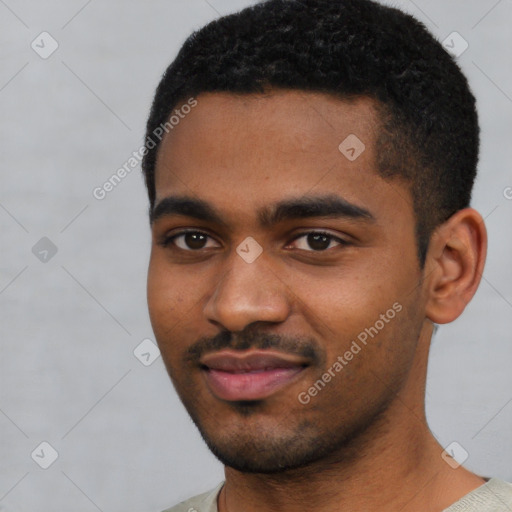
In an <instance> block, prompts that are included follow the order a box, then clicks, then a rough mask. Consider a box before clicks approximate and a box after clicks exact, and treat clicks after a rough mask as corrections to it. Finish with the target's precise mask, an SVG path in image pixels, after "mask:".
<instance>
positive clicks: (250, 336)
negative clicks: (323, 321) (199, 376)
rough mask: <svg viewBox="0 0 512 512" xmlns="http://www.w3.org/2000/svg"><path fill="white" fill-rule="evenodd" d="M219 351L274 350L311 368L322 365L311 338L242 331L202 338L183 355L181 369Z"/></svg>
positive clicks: (319, 352) (222, 332) (321, 355)
mask: <svg viewBox="0 0 512 512" xmlns="http://www.w3.org/2000/svg"><path fill="white" fill-rule="evenodd" d="M223 349H232V350H240V351H242V350H248V349H260V350H265V349H275V350H277V351H279V352H283V353H285V354H292V355H296V356H301V357H304V358H306V359H308V360H310V361H311V363H312V364H317V365H318V364H321V363H322V362H323V361H324V359H325V358H324V357H323V351H322V350H321V348H320V345H319V344H318V343H317V341H316V340H315V339H314V338H304V337H294V336H281V335H277V334H273V333H266V332H261V331H259V332H258V331H252V330H251V331H247V332H245V331H242V332H241V333H238V334H236V335H235V334H234V333H232V332H231V331H221V332H219V333H218V334H216V335H215V336H212V337H209V336H205V337H202V338H200V339H199V340H198V341H196V342H195V343H194V344H193V345H191V346H190V347H189V348H188V349H187V350H186V351H185V353H184V354H183V363H184V364H185V365H189V364H193V365H198V364H199V360H200V359H201V357H202V356H203V355H204V354H208V353H210V352H218V351H219V350H223Z"/></svg>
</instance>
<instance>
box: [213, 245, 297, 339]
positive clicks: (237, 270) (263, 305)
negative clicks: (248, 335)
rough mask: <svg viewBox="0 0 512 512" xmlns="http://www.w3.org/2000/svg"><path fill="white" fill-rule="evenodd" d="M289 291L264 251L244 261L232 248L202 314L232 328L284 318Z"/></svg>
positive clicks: (234, 329)
mask: <svg viewBox="0 0 512 512" xmlns="http://www.w3.org/2000/svg"><path fill="white" fill-rule="evenodd" d="M289 295H290V291H289V288H288V286H287V285H286V284H285V283H284V282H283V280H282V279H280V278H279V277H278V275H277V270H273V269H272V268H271V267H270V262H269V261H268V259H267V258H266V257H265V256H264V254H262V255H261V256H260V257H259V258H257V259H256V260H255V261H253V262H252V263H247V262H246V261H244V259H242V258H241V257H240V256H239V255H238V254H237V253H236V252H235V251H233V254H230V256H229V257H228V258H227V260H226V265H225V267H224V268H223V270H222V273H221V275H220V276H219V277H218V278H217V279H216V280H215V288H214V291H213V293H212V295H211V297H210V298H209V300H208V302H207V303H206V304H205V307H204V314H205V316H206V317H207V319H208V320H209V321H211V322H212V323H215V324H217V325H218V324H220V325H222V326H223V327H224V329H227V330H230V331H232V332H234V331H242V330H243V329H244V328H245V327H247V326H248V325H249V324H251V323H253V322H275V323H278V322H284V320H286V318H287V317H288V315H289V311H290V304H289Z"/></svg>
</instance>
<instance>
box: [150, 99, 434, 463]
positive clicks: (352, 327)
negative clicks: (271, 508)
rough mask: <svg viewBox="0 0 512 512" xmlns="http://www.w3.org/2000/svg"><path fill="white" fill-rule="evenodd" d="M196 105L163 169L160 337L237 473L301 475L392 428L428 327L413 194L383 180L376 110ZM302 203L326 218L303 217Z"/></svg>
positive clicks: (154, 281)
mask: <svg viewBox="0 0 512 512" xmlns="http://www.w3.org/2000/svg"><path fill="white" fill-rule="evenodd" d="M197 101H198V104H197V106H196V107H195V108H194V109H193V110H192V112H191V113H189V114H188V115H187V116H186V117H185V118H184V119H182V120H181V121H180V123H179V125H177V126H175V128H174V129H173V130H172V131H171V132H170V133H169V135H167V136H166V138H165V139H164V141H163V143H162V146H161V148H160V152H159V155H158V161H157V168H156V209H155V220H154V222H153V246H152V253H151V261H150V266H149V276H148V303H149V311H150V316H151V322H152V325H153V329H154V332H155V336H156V339H157V341H158V344H159V347H160V350H161V353H162V357H163V359H164V361H165V364H166V367H167V369H168V371H169V374H170V376H171V379H172V381H173V383H174V385H175V387H176V390H177V392H178V394H179V396H180V398H181V400H182V402H183V403H184V405H185V407H186V408H187V410H188V412H189V414H190V415H191V417H192V419H193V421H194V422H195V423H196V425H197V426H198V428H199V430H200V432H201V434H202V436H203V437H204V439H205V441H206V442H207V444H208V446H209V447H210V449H211V450H212V451H213V452H214V453H215V454H216V455H217V456H218V457H219V458H220V460H221V461H222V462H223V463H224V464H226V465H228V466H231V467H234V468H235V469H239V470H242V471H252V472H262V473H265V472H275V471H281V470H283V469H287V468H294V467H300V466H303V465H305V464H308V463H310V462H313V461H315V460H318V459H320V458H323V457H326V456H327V455H328V454H330V455H332V454H334V453H337V450H338V451H339V449H341V448H343V447H344V446H345V445H346V444H347V442H348V441H349V440H350V439H352V438H353V437H354V436H356V435H358V434H360V433H362V432H363V431H365V430H366V429H367V428H368V427H369V426H370V425H372V424H374V423H375V421H376V419H377V418H382V417H383V415H384V416H385V411H386V410H387V409H388V406H389V405H390V403H391V402H392V400H393V399H394V398H395V395H396V392H397V391H399V390H400V389H402V388H403V387H404V385H405V383H406V381H407V379H408V373H409V370H410V368H411V364H412V362H413V359H414V356H415V349H416V343H417V340H418V336H419V333H420V330H421V328H422V326H423V320H424V311H423V309H422V308H423V304H424V299H423V298H422V290H421V286H418V283H419V282H420V277H421V272H420V269H419V265H418V260H417V246H416V241H415V237H414V226H415V218H414V214H413V208H412V204H411V199H410V197H411V196H410V193H409V191H408V188H407V187H406V186H405V185H404V184H402V183H400V182H398V181H396V180H395V181H389V180H388V181H385V180H383V179H382V178H381V177H379V175H378V174H377V172H376V168H375V156H376V155H375V149H374V148H375V136H376V130H377V123H376V117H375V114H374V111H373V108H372V103H371V102H370V100H368V99H364V98H363V99H360V100H358V101H357V102H352V103H348V102H345V101H341V100H339V99H334V98H332V97H329V96H327V95H323V94H316V93H315V94H314V93H306V92H292V91H280V92H273V93H272V94H270V95H267V96H263V95H241V96H236V95H230V94H224V93H223V94H220V93H215V94H202V95H200V96H199V97H198V98H197ZM354 135H355V136H356V137H357V139H359V141H361V142H362V143H363V144H364V150H362V149H363V146H362V145H361V144H360V142H358V141H357V139H355V138H354ZM347 137H349V138H348V139H347ZM345 139H347V141H346V142H345V143H344V145H343V144H342V146H341V149H340V148H339V146H340V143H342V142H343V141H344V140H345ZM361 150H362V152H361ZM171 196H172V197H173V198H177V197H185V196H187V197H188V198H189V199H191V200H193V201H201V202H203V203H204V204H206V205H207V206H208V207H209V211H203V210H204V209H200V208H199V207H198V206H197V204H194V205H192V207H188V209H187V208H185V207H184V206H183V205H184V203H183V202H181V203H179V202H176V201H173V200H171V199H170V198H171ZM327 196H330V198H331V199H338V200H339V204H338V207H336V208H334V207H335V206H336V204H337V203H336V201H331V202H327V201H325V198H326V197H327ZM306 198H307V199H308V200H309V201H310V204H311V205H312V204H313V203H314V204H315V205H316V204H317V202H318V204H320V205H323V206H322V207H321V208H320V209H321V210H322V212H321V213H322V215H321V216H318V213H319V209H318V207H317V206H314V207H313V206H311V207H310V208H309V209H307V208H304V205H302V207H301V206H300V205H295V206H291V203H295V202H297V203H304V200H305V199H306ZM190 204H191V203H189V206H190ZM179 205H181V207H178V206H179ZM279 205H281V208H277V207H278V206H279ZM286 205H288V206H289V207H288V208H285V207H284V206H286ZM340 205H341V206H340ZM324 208H331V210H330V211H331V213H329V212H328V211H326V210H324ZM334 209H335V210H336V211H335V212H334V213H333V210H334ZM263 211H264V212H265V215H263V214H262V213H261V212H263ZM276 211H277V212H278V213H281V215H273V214H274V213H276ZM209 212H214V213H216V214H217V215H216V217H212V216H210V215H202V214H203V213H209ZM184 230H188V231H191V232H192V233H189V234H184V233H183V231H184ZM318 233H320V234H321V235H320V236H318ZM173 237H174V238H173ZM249 237H250V238H249ZM259 251H261V253H259ZM258 254H259V255H258ZM365 335H366V336H365ZM340 358H341V359H340ZM336 363H338V364H336ZM326 375H329V376H330V378H329V377H326ZM407 382H408V383H407V385H409V383H410V380H409V381H407Z"/></svg>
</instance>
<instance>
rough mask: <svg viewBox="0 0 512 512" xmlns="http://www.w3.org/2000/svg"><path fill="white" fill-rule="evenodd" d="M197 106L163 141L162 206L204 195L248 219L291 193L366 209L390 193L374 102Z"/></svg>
mask: <svg viewBox="0 0 512 512" xmlns="http://www.w3.org/2000/svg"><path fill="white" fill-rule="evenodd" d="M196 100H197V106H195V107H194V108H193V109H192V110H191V111H190V112H189V113H188V114H186V115H183V116H182V118H181V119H180V121H179V123H178V124H177V125H175V126H174V127H173V129H172V130H170V131H169V133H168V134H167V135H166V136H165V138H164V139H163V141H162V144H161V147H160V150H159V154H158V158H157V165H156V176H155V178H156V179H155V182H156V203H157V204H158V202H159V201H161V200H162V199H163V198H165V197H166V196H169V195H188V196H195V197H198V198H201V199H203V200H205V201H208V202H210V203H211V204H215V205H216V206H217V209H218V210H224V211H225V212H226V213H229V212H231V214H232V215H233V216H234V217H236V218H237V219H242V218H243V217H244V216H246V215H250V212H252V211H256V210H257V209H259V207H261V206H264V205H266V204H271V203H275V202H278V201H282V200H283V198H286V197H287V196H288V197H298V196H301V195H303V196H311V195H312V194H321V195H325V194H332V193H337V194H339V195H340V196H341V197H343V199H345V200H347V201H350V202H352V203H353V204H358V205H360V206H362V207H365V205H368V204H371V203H372V201H373V202H375V201H378V199H379V197H381V196H382V194H383V192H384V191H385V190H387V189H388V188H389V183H387V182H384V181H383V180H382V178H380V176H379V174H378V173H377V171H376V168H375V138H376V135H377V134H378V124H379V122H378V121H379V120H378V116H377V114H376V111H375V108H374V103H373V101H372V100H371V99H369V98H364V97H360V98H356V99H353V100H351V101H347V100H341V99H339V98H335V97H333V96H330V95H327V94H322V93H310V92H304V91H273V92H271V93H269V94H265V95H263V94H251V95H234V94H228V93H205V94H201V95H199V96H198V97H197V98H196ZM186 102H187V100H185V101H183V104H185V103H186ZM176 108H177V109H179V105H177V107H176ZM187 110H188V109H187ZM394 195H396V193H395V194H394ZM393 200H394V201H396V197H395V198H394V199H393ZM405 206H406V207H407V205H405Z"/></svg>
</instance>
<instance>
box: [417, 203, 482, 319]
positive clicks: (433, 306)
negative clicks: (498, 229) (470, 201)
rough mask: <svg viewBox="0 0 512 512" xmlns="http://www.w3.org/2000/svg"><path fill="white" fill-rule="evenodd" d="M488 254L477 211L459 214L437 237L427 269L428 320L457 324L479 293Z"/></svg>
mask: <svg viewBox="0 0 512 512" xmlns="http://www.w3.org/2000/svg"><path fill="white" fill-rule="evenodd" d="M486 254H487V231H486V229H485V224H484V220H483V219H482V216H481V215H480V214H479V213H478V212H477V211H476V210H474V209H473V208H465V209H463V210H459V211H458V212H456V213H455V214H454V215H452V216H451V217H450V218H449V219H448V220H447V221H446V222H445V223H444V224H442V225H441V226H439V227H438V228H437V229H436V231H435V232H434V233H433V235H432V238H431V241H430V245H429V250H428V253H427V261H426V265H425V284H426V293H427V301H426V316H427V318H429V319H430V320H431V321H432V322H434V323H437V324H446V323H449V322H453V320H455V319H456V318H457V317H458V316H460V315H461V314H462V312H463V311H464V308H465V307H466V305H467V304H468V302H469V301H470V300H471V298H472V297H473V296H474V294H475V293H476V290H477V288H478V285H479V284H480V279H481V277H482V273H483V269H484V264H485V257H486Z"/></svg>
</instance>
